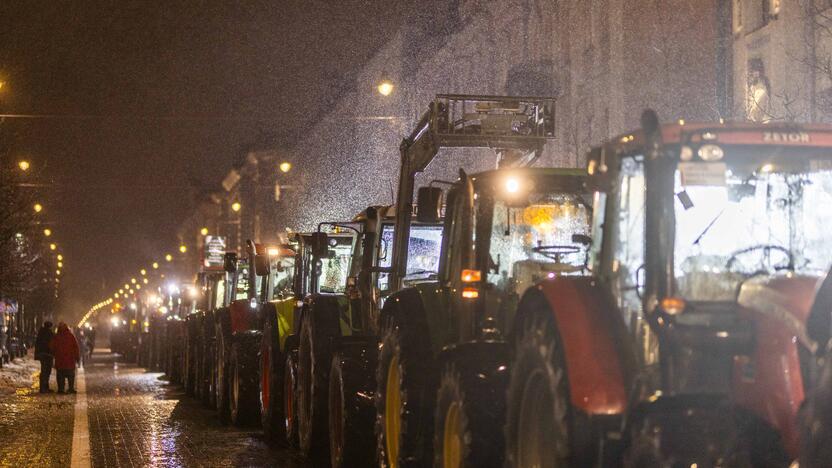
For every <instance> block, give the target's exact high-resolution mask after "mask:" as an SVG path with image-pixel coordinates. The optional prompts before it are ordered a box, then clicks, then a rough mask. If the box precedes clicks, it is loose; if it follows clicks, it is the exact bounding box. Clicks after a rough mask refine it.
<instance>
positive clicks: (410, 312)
mask: <svg viewBox="0 0 832 468" xmlns="http://www.w3.org/2000/svg"><path fill="white" fill-rule="evenodd" d="M437 290H438V288H437V287H436V285H435V284H429V283H426V284H423V285H417V286H413V287H409V288H405V289H402V290H400V291H397V292H395V293H393V294H392V295H390V297H388V298H387V300H386V301H385V302H384V307H383V308H382V310H381V314H380V316H379V319H380V325H381V327H379V329H380V330H381V329H383V327H384V325H385V323H387V322H388V321H389V320H393V319H395V320H397V321H399V323H402V324H405V326H406V327H407V328H408V331H407V335H408V336H412V337H420V338H419V339H420V340H424V342H425V343H426V344H427V345H428V346H424V345H422V346H420V347H424V348H428V347H429V348H430V350H431V351H432V354H433V356H436V355H438V354H439V352H440V351H441V350H442V347H443V346H444V345H445V344H446V343H448V342H449V341H450V339H451V337H453V336H456V331H455V330H456V322H454V321H453V320H450V316H449V315H448V314H446V313H443V312H444V308H443V307H442V306H441V305H439V299H440V298H439V297H438V294H439V293H438V292H435V291H437ZM428 305H433V307H428Z"/></svg>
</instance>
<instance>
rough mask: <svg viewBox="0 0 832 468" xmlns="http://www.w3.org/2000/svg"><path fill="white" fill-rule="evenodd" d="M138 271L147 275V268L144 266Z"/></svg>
mask: <svg viewBox="0 0 832 468" xmlns="http://www.w3.org/2000/svg"><path fill="white" fill-rule="evenodd" d="M139 273H141V274H142V276H145V275H147V270H145V269H144V268H142V269H141V270H139Z"/></svg>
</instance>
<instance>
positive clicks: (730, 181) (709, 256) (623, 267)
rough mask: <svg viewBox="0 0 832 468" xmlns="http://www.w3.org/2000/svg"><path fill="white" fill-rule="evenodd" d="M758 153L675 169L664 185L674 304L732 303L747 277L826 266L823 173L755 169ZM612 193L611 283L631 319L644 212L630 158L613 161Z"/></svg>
mask: <svg viewBox="0 0 832 468" xmlns="http://www.w3.org/2000/svg"><path fill="white" fill-rule="evenodd" d="M759 153H760V152H758V153H757V154H755V155H754V157H753V158H751V157H745V158H742V160H740V161H733V162H732V161H731V154H730V153H727V154H726V156H725V162H688V163H685V162H682V163H679V164H678V167H677V168H676V170H675V171H674V173H673V174H671V175H669V176H671V177H673V178H674V201H673V203H674V212H675V217H676V229H675V230H676V233H675V242H674V247H673V250H674V276H675V280H676V289H677V291H678V293H679V294H680V295H681V296H682V297H684V298H686V299H689V300H693V301H734V300H736V294H737V287H738V286H739V285H740V283H741V282H742V281H743V280H745V279H747V278H749V277H751V276H754V275H757V274H773V273H776V272H778V271H786V270H788V271H795V272H798V273H804V274H823V273H825V272H826V270H827V269H828V268H829V265H830V263H832V231H830V230H829V229H827V228H826V226H829V225H830V223H832V171H830V170H829V169H828V168H829V166H828V165H826V164H815V163H813V162H811V161H806V160H805V159H804V160H803V162H806V164H805V165H803V164H802V163H801V161H797V162H796V161H794V160H792V161H790V163H789V165H788V166H785V165H784V166H779V165H778V164H776V163H754V162H753V161H761V160H765V155H764V154H759ZM772 159H774V158H772ZM804 166H805V167H804ZM821 168H823V170H821ZM619 183H620V186H619V189H618V199H617V200H616V204H617V206H618V217H617V223H618V229H617V231H618V232H617V235H616V236H615V239H616V242H615V244H614V246H615V253H614V262H613V273H614V274H615V276H616V277H617V279H618V281H617V282H616V284H617V288H616V290H617V295H618V296H619V298H620V299H621V300H622V302H623V303H624V304H628V305H630V306H632V308H633V309H638V308H640V303H641V298H640V296H639V295H640V291H641V288H642V287H643V284H644V244H645V241H644V239H645V237H644V236H645V232H644V228H645V211H646V209H647V204H646V199H645V180H644V164H643V159H642V158H641V157H640V156H636V157H625V158H623V159H622V161H621V174H620V182H619ZM602 200H603V198H602ZM598 209H599V207H598V206H596V212H597V211H598ZM599 231H600V229H599ZM596 237H600V236H597V235H596ZM595 240H596V241H598V240H599V239H595Z"/></svg>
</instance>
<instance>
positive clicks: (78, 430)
mask: <svg viewBox="0 0 832 468" xmlns="http://www.w3.org/2000/svg"><path fill="white" fill-rule="evenodd" d="M75 391H77V392H78V393H76V394H75V423H74V424H73V426H72V458H71V460H70V466H71V467H72V468H88V467H90V466H91V464H90V431H89V421H88V420H87V385H86V381H85V380H84V369H78V370H77V372H76V373H75Z"/></svg>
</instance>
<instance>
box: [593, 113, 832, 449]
mask: <svg viewBox="0 0 832 468" xmlns="http://www.w3.org/2000/svg"><path fill="white" fill-rule="evenodd" d="M643 125H644V128H643V130H642V131H640V132H636V133H633V134H628V135H623V136H621V137H619V138H617V139H615V140H613V141H611V142H610V143H608V144H606V145H604V146H602V147H599V148H596V149H594V150H593V151H592V153H591V154H590V158H589V165H588V171H589V174H590V180H591V184H592V185H593V186H594V187H595V189H596V193H595V204H594V213H593V223H592V224H593V232H592V236H591V237H592V247H591V249H590V262H589V267H590V268H591V269H592V272H593V274H594V275H595V276H596V277H597V278H598V279H599V280H600V282H601V283H602V284H603V285H604V287H605V288H607V289H608V291H609V292H610V293H611V296H612V297H613V298H614V301H615V303H616V305H617V307H618V310H619V312H620V313H621V314H622V318H623V319H624V321H625V322H627V323H628V325H629V328H630V331H631V333H632V335H633V336H635V337H636V342H635V343H634V344H635V346H634V348H635V349H636V350H637V353H636V354H637V356H636V359H637V362H638V367H637V370H636V371H635V376H634V378H633V379H632V381H631V382H633V386H634V394H637V395H639V397H638V400H639V401H642V402H649V403H652V405H651V407H652V408H658V410H656V411H659V412H665V413H666V414H665V415H664V416H662V417H655V418H654V417H653V416H651V415H652V414H653V412H654V410H653V409H651V408H646V409H644V408H643V411H644V413H645V414H647V416H644V418H643V419H639V418H631V422H633V421H635V422H633V425H634V426H638V425H639V424H642V423H643V424H644V425H643V426H641V428H642V430H641V432H638V434H637V435H635V436H634V437H635V440H636V442H633V445H634V446H641V445H639V443H638V440H639V437H642V436H643V437H647V438H650V437H652V436H648V435H646V434H648V433H649V430H648V429H647V428H648V426H650V430H652V429H655V428H654V427H652V426H653V425H659V423H657V422H656V421H658V420H659V419H661V420H662V421H664V422H665V423H667V422H668V421H674V422H675V423H678V425H677V427H682V426H684V425H685V424H686V422H685V416H682V415H681V414H693V413H695V412H696V411H697V405H700V404H702V402H705V401H706V402H708V403H707V405H706V406H705V407H701V408H699V409H701V410H703V411H705V412H708V411H710V412H711V413H715V412H721V413H722V414H719V415H717V414H711V416H707V415H706V414H703V413H701V412H700V413H698V414H697V416H696V418H697V419H696V421H697V423H698V424H702V421H707V420H708V418H709V417H711V418H712V420H713V421H721V422H722V423H724V422H725V421H734V422H736V421H738V420H741V421H742V423H737V424H735V425H733V426H732V427H731V428H730V430H731V431H734V432H733V433H734V434H735V435H736V437H740V438H742V437H751V438H752V439H753V438H754V437H761V434H764V435H767V436H771V437H773V439H772V440H779V441H780V442H778V444H775V445H776V447H777V448H776V449H771V450H769V451H768V452H767V453H769V454H773V455H771V457H772V458H771V459H774V460H782V459H786V458H788V457H791V458H792V459H793V458H794V456H795V454H796V450H797V433H796V416H797V410H798V408H799V406H800V404H801V402H802V401H803V399H804V394H805V391H806V387H807V386H808V385H810V383H809V378H810V374H811V372H809V370H808V369H809V361H810V360H809V359H807V357H808V356H809V355H810V354H811V352H814V351H815V350H816V349H817V346H818V343H816V342H814V341H813V340H812V339H811V338H810V333H807V328H806V323H807V319H808V318H809V317H808V316H809V313H810V309H811V306H812V302H813V300H814V294H815V290H816V287H817V286H818V284H819V281H820V278H821V277H822V276H823V275H825V274H826V271H827V270H828V269H829V265H830V263H832V248H830V246H832V231H829V230H828V229H825V228H824V226H827V225H829V223H830V222H832V210H830V209H828V207H829V206H832V204H831V203H832V152H830V146H832V128H830V127H828V126H808V125H807V126H798V125H794V124H774V123H770V124H767V125H755V124H703V125H700V124H689V125H683V124H681V123H680V124H678V125H665V126H660V125H658V122H657V119H656V117H655V114H652V113H650V112H648V113H645V117H644V118H643ZM696 402H699V403H696ZM725 405H727V407H728V408H733V409H732V410H725V409H724V408H725V407H726V406H725ZM670 408H676V409H679V408H684V409H685V411H691V412H693V413H684V412H676V413H674V411H673V410H671V409H670ZM703 408H704V409H703ZM719 408H722V409H719ZM726 411H728V414H730V415H731V416H727V415H726V413H725V412H726ZM668 412H669V413H668ZM670 413H672V414H670ZM668 414H670V415H668ZM738 415H739V416H738ZM651 418H653V419H651ZM662 418H664V419H662ZM732 418H733V419H732ZM639 421H641V422H639ZM743 424H744V425H745V426H743V427H754V428H756V429H755V431H754V436H752V435H749V434H747V433H741V431H740V429H739V427H740V426H742V425H743ZM668 432H669V431H665V436H664V438H663V439H662V441H661V442H657V443H656V444H655V446H656V447H661V450H660V451H664V452H662V453H663V454H664V455H667V453H669V452H668V451H672V450H676V449H678V447H679V446H676V447H675V448H672V447H671V448H669V447H670V446H671V445H672V444H673V443H674V442H672V436H668V435H667V433H668ZM716 432H717V431H716V430H715V433H716ZM724 439H725V440H728V439H730V437H727V436H726V437H725V438H724ZM676 442H680V441H679V440H676ZM723 442H724V441H721V442H720V443H723ZM754 442H756V443H759V442H760V440H752V443H754ZM694 445H696V444H690V446H691V447H692V446H694ZM719 445H720V444H719V443H717V444H716V446H719ZM680 446H681V445H680ZM691 450H694V449H689V450H688V452H685V454H682V455H679V453H676V456H679V457H680V458H681V459H684V460H688V464H689V463H697V460H700V461H703V462H705V461H707V457H708V456H709V455H708V454H706V453H702V452H700V453H694V452H691ZM718 451H719V450H718V449H717V450H711V451H710V452H711V455H713V453H715V452H718ZM642 455H644V454H643V453H637V454H636V455H634V456H642ZM664 455H656V454H651V455H649V456H651V457H654V458H652V459H655V460H658V458H655V457H660V456H664ZM755 456H757V455H755ZM778 457H779V458H778ZM705 464H707V463H705Z"/></svg>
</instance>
